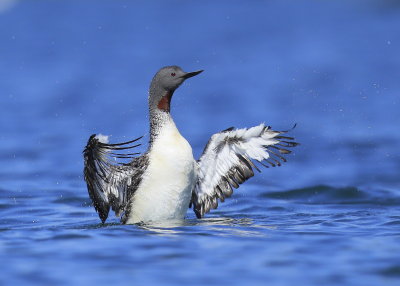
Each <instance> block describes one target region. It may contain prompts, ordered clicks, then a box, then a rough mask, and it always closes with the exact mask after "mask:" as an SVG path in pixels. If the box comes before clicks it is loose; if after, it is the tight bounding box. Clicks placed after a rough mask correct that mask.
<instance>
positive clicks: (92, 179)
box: [83, 134, 146, 223]
mask: <svg viewBox="0 0 400 286" xmlns="http://www.w3.org/2000/svg"><path fill="white" fill-rule="evenodd" d="M141 138H142V137H140V138H137V139H135V140H132V141H128V142H124V143H118V144H108V143H107V142H108V138H107V136H104V135H95V134H93V135H92V136H90V138H89V141H88V143H87V145H86V147H85V149H84V151H83V157H84V163H85V166H84V177H85V181H86V184H87V188H88V192H89V196H90V198H91V199H92V202H93V205H94V207H95V209H96V211H97V213H98V214H99V217H100V219H101V221H102V222H103V223H104V222H105V220H106V219H107V217H108V213H109V211H110V207H111V208H112V210H113V211H114V212H115V214H116V215H117V216H120V215H121V212H122V211H124V209H125V206H126V204H127V202H128V200H129V198H130V195H131V194H130V193H131V192H132V191H134V190H135V189H134V186H135V185H136V184H135V182H134V179H135V177H137V176H136V175H137V174H138V173H140V172H141V169H140V168H138V167H137V166H136V165H137V164H136V163H137V162H136V161H137V160H140V159H142V157H143V156H146V155H143V156H141V157H136V158H135V157H134V156H135V155H138V154H139V153H125V152H126V151H125V150H130V149H133V148H135V147H137V146H140V144H136V145H132V143H135V142H136V141H138V140H139V139H141ZM117 159H133V160H132V161H131V162H129V163H118V162H117Z"/></svg>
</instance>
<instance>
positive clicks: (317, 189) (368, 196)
mask: <svg viewBox="0 0 400 286" xmlns="http://www.w3.org/2000/svg"><path fill="white" fill-rule="evenodd" d="M260 196H261V197H264V198H269V199H280V200H288V201H295V202H301V203H307V204H379V205H400V197H399V196H396V195H395V194H393V192H391V191H388V190H377V189H372V190H366V189H363V188H359V187H354V186H347V187H335V186H329V185H315V186H310V187H304V188H298V189H290V190H284V191H277V192H263V193H262V194H261V195H260Z"/></svg>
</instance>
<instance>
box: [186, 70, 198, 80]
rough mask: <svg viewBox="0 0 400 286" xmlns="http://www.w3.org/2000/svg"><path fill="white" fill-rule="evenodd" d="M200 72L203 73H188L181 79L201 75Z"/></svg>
mask: <svg viewBox="0 0 400 286" xmlns="http://www.w3.org/2000/svg"><path fill="white" fill-rule="evenodd" d="M202 72H203V70H199V71H194V72H188V73H185V74H184V75H183V76H182V77H183V78H184V79H188V78H190V77H193V76H195V75H198V74H199V73H202Z"/></svg>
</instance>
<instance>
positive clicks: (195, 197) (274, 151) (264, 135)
mask: <svg viewBox="0 0 400 286" xmlns="http://www.w3.org/2000/svg"><path fill="white" fill-rule="evenodd" d="M287 132H288V131H274V130H272V129H271V127H270V126H265V125H264V124H260V125H258V126H255V127H252V128H243V129H236V130H234V129H233V128H228V129H226V130H224V131H222V132H220V133H216V134H214V135H213V136H211V139H210V140H209V142H208V143H207V146H206V148H205V149H204V151H203V154H202V156H201V157H200V159H199V161H198V182H197V184H196V186H195V189H194V191H193V194H192V202H191V203H192V205H193V210H194V212H195V213H196V216H197V217H199V218H201V217H202V216H203V215H204V214H205V213H207V212H209V211H210V209H215V208H217V207H218V200H220V201H221V202H224V200H225V198H227V197H230V196H231V195H232V193H233V188H235V189H236V188H238V187H239V186H240V185H241V184H242V183H244V182H245V181H247V180H248V179H249V178H251V177H253V176H254V169H256V170H257V171H259V172H261V170H260V169H259V168H258V166H257V165H256V162H257V164H260V165H262V166H264V167H266V168H269V167H276V166H281V163H282V162H286V159H285V158H284V157H283V155H286V154H289V153H291V151H290V150H288V149H287V148H292V147H295V146H297V145H298V143H296V142H294V141H293V140H294V138H292V137H287V136H283V135H282V134H285V133H287Z"/></svg>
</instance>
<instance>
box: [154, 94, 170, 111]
mask: <svg viewBox="0 0 400 286" xmlns="http://www.w3.org/2000/svg"><path fill="white" fill-rule="evenodd" d="M171 98H172V92H171V91H167V93H166V94H165V95H164V96H163V97H162V98H161V100H160V101H159V102H158V105H157V107H158V109H160V110H162V111H166V112H169V111H170V105H171Z"/></svg>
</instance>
